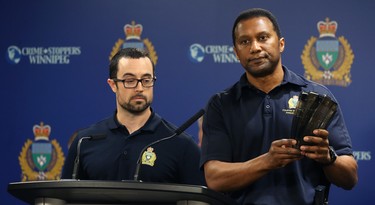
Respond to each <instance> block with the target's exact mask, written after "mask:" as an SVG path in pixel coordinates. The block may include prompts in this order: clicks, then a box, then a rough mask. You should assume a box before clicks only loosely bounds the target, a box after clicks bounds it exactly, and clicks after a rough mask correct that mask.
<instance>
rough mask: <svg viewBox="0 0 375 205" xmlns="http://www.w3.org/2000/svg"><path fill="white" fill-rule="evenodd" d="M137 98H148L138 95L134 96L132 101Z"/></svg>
mask: <svg viewBox="0 0 375 205" xmlns="http://www.w3.org/2000/svg"><path fill="white" fill-rule="evenodd" d="M135 98H142V99H145V100H146V99H147V98H146V96H144V95H142V94H137V95H134V96H133V97H131V99H135Z"/></svg>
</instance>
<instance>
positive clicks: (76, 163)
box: [72, 134, 107, 179]
mask: <svg viewBox="0 0 375 205" xmlns="http://www.w3.org/2000/svg"><path fill="white" fill-rule="evenodd" d="M106 137H107V135H105V134H99V135H90V136H85V137H82V138H81V139H79V141H78V143H77V155H76V158H75V160H74V167H73V174H72V179H78V167H79V155H80V153H81V144H82V141H83V140H101V139H105V138H106Z"/></svg>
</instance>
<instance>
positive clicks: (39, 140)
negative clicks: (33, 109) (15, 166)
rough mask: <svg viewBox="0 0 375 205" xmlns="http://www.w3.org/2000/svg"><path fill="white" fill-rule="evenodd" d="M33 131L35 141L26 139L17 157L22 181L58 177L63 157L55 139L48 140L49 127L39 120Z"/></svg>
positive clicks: (54, 178)
mask: <svg viewBox="0 0 375 205" xmlns="http://www.w3.org/2000/svg"><path fill="white" fill-rule="evenodd" d="M33 132H34V136H35V138H34V140H35V141H32V140H30V139H28V140H27V141H26V142H25V144H24V146H23V147H22V151H21V153H20V155H19V157H18V160H19V162H20V165H21V170H22V181H36V180H56V179H60V175H61V171H62V167H63V165H64V160H65V157H64V153H63V151H62V149H61V147H60V145H59V143H58V142H57V141H56V139H53V140H51V141H50V140H49V135H50V133H51V127H50V126H49V125H44V123H43V122H41V123H40V125H34V127H33Z"/></svg>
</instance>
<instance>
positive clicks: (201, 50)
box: [188, 43, 239, 63]
mask: <svg viewBox="0 0 375 205" xmlns="http://www.w3.org/2000/svg"><path fill="white" fill-rule="evenodd" d="M188 57H189V60H190V61H191V62H193V63H201V62H203V60H205V59H207V60H208V61H213V62H214V63H238V62H239V60H238V59H237V56H236V54H235V53H234V51H233V46H231V45H202V44H199V43H194V44H192V45H190V47H189V50H188Z"/></svg>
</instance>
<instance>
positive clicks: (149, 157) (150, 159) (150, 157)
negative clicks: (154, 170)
mask: <svg viewBox="0 0 375 205" xmlns="http://www.w3.org/2000/svg"><path fill="white" fill-rule="evenodd" d="M155 161H156V154H155V152H154V148H152V147H149V148H147V150H146V151H145V152H143V155H142V164H146V165H149V166H152V167H153V166H154V164H155Z"/></svg>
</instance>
